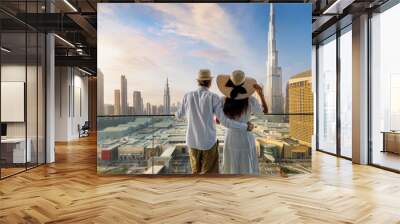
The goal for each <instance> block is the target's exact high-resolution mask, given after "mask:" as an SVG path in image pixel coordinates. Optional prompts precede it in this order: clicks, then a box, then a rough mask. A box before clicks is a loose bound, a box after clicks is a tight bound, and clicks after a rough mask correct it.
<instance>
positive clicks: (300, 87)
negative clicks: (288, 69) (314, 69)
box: [288, 70, 314, 143]
mask: <svg viewBox="0 0 400 224" xmlns="http://www.w3.org/2000/svg"><path fill="white" fill-rule="evenodd" d="M288 94H289V100H288V101H289V113H290V114H304V113H310V114H312V113H313V93H312V78H311V71H310V70H307V71H305V72H302V73H300V74H297V75H295V76H293V77H292V78H290V79H289V81H288ZM313 125H314V122H313V116H312V115H291V116H289V134H290V136H292V137H293V138H295V139H297V140H300V141H303V142H307V143H311V137H312V134H313Z"/></svg>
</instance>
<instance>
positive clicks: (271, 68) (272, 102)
mask: <svg viewBox="0 0 400 224" xmlns="http://www.w3.org/2000/svg"><path fill="white" fill-rule="evenodd" d="M266 86H267V88H266V93H265V95H266V97H267V104H268V107H269V108H270V112H271V113H282V112H283V96H282V69H281V67H279V66H278V51H277V50H276V40H275V13H274V4H270V15H269V30H268V52H267V85H266Z"/></svg>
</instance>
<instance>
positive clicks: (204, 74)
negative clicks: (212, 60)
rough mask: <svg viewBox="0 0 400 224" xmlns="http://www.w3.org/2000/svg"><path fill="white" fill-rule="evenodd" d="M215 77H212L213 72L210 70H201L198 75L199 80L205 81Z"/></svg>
mask: <svg viewBox="0 0 400 224" xmlns="http://www.w3.org/2000/svg"><path fill="white" fill-rule="evenodd" d="M212 78H213V77H212V76H211V72H210V70H209V69H200V70H199V73H198V74H197V80H199V81H205V80H211V79H212Z"/></svg>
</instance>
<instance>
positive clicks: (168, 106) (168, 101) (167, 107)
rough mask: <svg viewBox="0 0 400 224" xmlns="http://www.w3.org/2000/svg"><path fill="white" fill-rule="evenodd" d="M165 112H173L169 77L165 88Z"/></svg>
mask: <svg viewBox="0 0 400 224" xmlns="http://www.w3.org/2000/svg"><path fill="white" fill-rule="evenodd" d="M163 113H164V114H171V95H170V92H169V83H168V78H167V82H166V84H165V89H164V110H163Z"/></svg>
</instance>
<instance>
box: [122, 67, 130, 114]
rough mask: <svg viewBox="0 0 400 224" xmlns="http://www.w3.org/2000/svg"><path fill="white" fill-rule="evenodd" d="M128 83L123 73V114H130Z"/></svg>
mask: <svg viewBox="0 0 400 224" xmlns="http://www.w3.org/2000/svg"><path fill="white" fill-rule="evenodd" d="M127 88H128V84H127V80H126V77H125V76H124V75H121V114H123V115H126V114H128V92H127V91H128V90H127Z"/></svg>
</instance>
